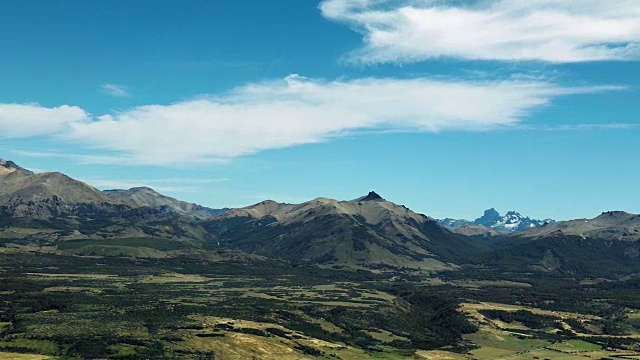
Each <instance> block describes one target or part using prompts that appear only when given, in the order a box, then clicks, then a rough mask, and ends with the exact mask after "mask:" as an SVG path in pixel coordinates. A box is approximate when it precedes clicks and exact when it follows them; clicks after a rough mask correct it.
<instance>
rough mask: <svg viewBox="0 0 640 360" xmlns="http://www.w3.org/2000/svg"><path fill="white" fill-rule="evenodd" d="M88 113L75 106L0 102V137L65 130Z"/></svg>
mask: <svg viewBox="0 0 640 360" xmlns="http://www.w3.org/2000/svg"><path fill="white" fill-rule="evenodd" d="M88 118H89V114H87V112H85V111H84V110H83V109H81V108H79V107H76V106H69V105H62V106H58V107H54V108H47V107H43V106H40V105H38V104H0V138H25V137H32V136H38V135H47V134H52V133H57V132H60V131H63V130H65V128H66V127H67V126H68V125H69V124H71V123H76V122H82V121H86V120H87V119H88Z"/></svg>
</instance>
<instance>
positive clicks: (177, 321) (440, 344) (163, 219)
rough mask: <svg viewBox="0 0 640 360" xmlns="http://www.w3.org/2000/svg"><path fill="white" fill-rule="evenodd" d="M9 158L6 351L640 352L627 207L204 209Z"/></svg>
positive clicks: (3, 256)
mask: <svg viewBox="0 0 640 360" xmlns="http://www.w3.org/2000/svg"><path fill="white" fill-rule="evenodd" d="M5 164H8V163H7V162H5ZM11 164H12V165H11V167H10V168H9V167H3V168H4V169H6V172H5V174H0V187H2V189H3V190H2V191H0V194H1V195H2V196H0V209H2V211H1V212H0V215H1V216H0V224H1V227H0V284H2V287H1V288H0V358H3V359H4V358H7V359H26V360H28V359H31V360H33V359H58V360H71V359H167V360H169V359H208V360H211V359H231V360H235V359H238V360H244V359H274V360H275V359H345V360H350V359H389V360H395V359H454V360H455V359H477V360H485V359H486V360H489V359H556V358H558V359H589V358H591V359H607V358H612V359H613V358H615V359H637V358H640V317H639V315H638V314H640V291H639V289H640V265H639V262H638V258H639V256H640V255H639V254H640V250H639V249H640V242H638V240H637V239H635V238H634V237H633V234H634V231H635V229H637V223H636V220H637V216H635V215H632V214H622V213H619V212H618V213H605V214H603V215H601V216H600V217H598V218H596V219H594V220H593V221H587V222H586V224H587V225H588V232H585V231H583V230H580V229H583V228H584V225H582V224H584V223H585V222H584V221H582V222H566V223H565V222H553V223H551V222H549V223H545V224H541V225H540V226H539V227H528V228H527V229H525V230H523V231H522V232H511V233H508V234H505V233H501V232H497V231H489V232H485V231H484V230H482V229H480V230H481V231H480V232H479V233H475V232H472V233H468V234H467V235H465V233H459V232H454V231H450V230H448V229H446V228H444V227H442V226H441V225H440V224H439V223H438V222H437V221H436V220H434V219H432V218H430V217H428V216H426V215H422V214H418V213H415V212H413V211H411V210H410V209H408V208H407V207H405V206H402V205H398V204H395V203H393V202H391V201H388V200H385V199H384V198H383V197H382V196H380V195H378V194H377V193H375V192H370V193H369V194H367V195H365V196H362V197H359V198H355V199H353V200H342V201H341V200H334V199H328V198H317V199H314V200H311V201H308V202H304V203H301V204H284V203H277V202H274V201H263V202H260V203H258V204H255V205H251V206H248V207H245V208H240V209H230V210H224V209H222V210H214V209H209V208H205V207H202V206H199V205H196V204H190V203H185V202H181V201H179V200H176V199H172V198H168V197H166V196H164V195H161V194H159V193H157V192H155V191H153V190H151V189H148V188H139V189H131V190H129V191H110V192H102V191H100V190H98V189H95V188H93V187H91V186H90V185H88V184H84V183H81V182H78V181H76V180H74V179H72V178H69V177H67V176H66V175H62V174H44V175H43V174H35V173H32V172H29V171H27V170H23V169H22V168H20V167H19V166H17V165H15V164H13V163H11ZM106 193H109V195H108V196H107V195H105V194H106ZM128 197H130V198H128ZM574 224H579V225H581V226H582V227H580V228H579V229H578V230H574V229H576V226H574ZM616 224H620V225H621V227H620V228H618V229H620V230H619V231H611V229H612V228H615V226H616ZM578 231H581V232H578ZM589 234H596V235H597V236H589ZM620 234H625V235H624V236H622V237H621V236H620ZM609 235H610V236H609Z"/></svg>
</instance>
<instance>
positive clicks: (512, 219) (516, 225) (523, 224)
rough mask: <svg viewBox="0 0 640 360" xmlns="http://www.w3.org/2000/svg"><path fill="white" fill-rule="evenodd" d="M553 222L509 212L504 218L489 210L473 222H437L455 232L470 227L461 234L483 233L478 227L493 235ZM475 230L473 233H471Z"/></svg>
mask: <svg viewBox="0 0 640 360" xmlns="http://www.w3.org/2000/svg"><path fill="white" fill-rule="evenodd" d="M553 222H555V221H554V220H552V219H545V220H536V219H531V218H530V217H526V216H523V215H521V214H520V213H519V212H516V211H509V212H507V213H506V214H505V215H504V216H503V215H500V213H499V212H498V211H496V209H494V208H491V209H488V210H485V211H484V214H483V215H482V216H481V217H479V218H477V219H476V220H474V221H469V220H465V219H452V218H446V219H441V220H438V223H439V224H440V225H442V226H444V227H446V228H448V229H451V230H457V229H460V228H463V227H470V228H468V229H463V231H462V232H465V231H466V232H478V231H485V232H486V230H483V229H482V228H478V226H480V227H483V228H486V229H490V230H493V231H494V232H489V233H492V234H494V233H495V232H497V233H500V232H505V233H511V232H517V231H521V230H525V229H529V228H533V227H538V226H542V225H546V224H549V223H553ZM472 230H475V231H472Z"/></svg>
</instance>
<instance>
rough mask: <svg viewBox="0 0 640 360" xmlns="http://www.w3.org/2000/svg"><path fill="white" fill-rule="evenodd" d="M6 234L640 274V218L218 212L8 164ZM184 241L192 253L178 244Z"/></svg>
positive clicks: (325, 260)
mask: <svg viewBox="0 0 640 360" xmlns="http://www.w3.org/2000/svg"><path fill="white" fill-rule="evenodd" d="M486 237H491V238H492V239H491V241H486V239H484V238H486ZM0 239H9V240H2V241H1V242H0V247H3V246H6V244H8V243H12V242H15V244H14V245H15V246H17V247H14V248H12V249H20V246H27V247H26V249H28V251H37V249H44V250H42V251H45V250H46V251H48V252H51V251H54V252H55V251H57V252H59V253H61V254H68V251H70V250H64V249H68V248H69V247H70V245H69V241H76V242H77V241H85V242H90V243H86V244H85V243H81V245H77V248H74V250H73V252H72V254H73V255H74V256H75V255H91V256H95V255H99V256H116V255H117V256H121V255H123V254H127V256H143V257H144V256H151V255H149V254H153V256H155V257H166V256H196V255H197V256H204V257H210V256H213V255H212V251H214V250H213V249H218V248H220V249H226V250H225V251H227V252H229V253H233V254H236V255H237V254H246V256H258V257H268V258H273V259H278V260H281V261H289V262H310V263H315V264H321V265H325V266H338V267H349V268H356V269H377V270H384V269H386V268H410V269H422V270H425V269H428V270H430V271H439V270H453V269H456V268H459V267H460V266H464V265H465V264H466V265H469V264H471V265H472V266H493V267H496V268H501V269H505V270H504V271H508V270H509V269H514V268H518V269H521V268H526V269H530V270H532V271H545V272H565V273H575V272H581V273H584V274H589V275H593V276H596V275H599V274H601V273H602V272H604V271H614V270H615V271H619V272H621V273H626V272H628V271H636V270H637V271H640V270H638V269H636V268H637V267H638V266H639V264H640V261H638V260H639V259H640V216H639V215H634V214H628V213H624V212H607V213H603V214H602V215H600V216H598V217H596V218H594V219H580V220H572V221H562V222H553V221H551V220H533V219H530V218H528V217H524V216H522V215H520V214H518V213H516V212H509V213H507V214H506V215H504V216H501V215H500V214H499V213H498V212H497V211H496V210H494V209H489V210H487V211H485V213H484V215H483V216H482V217H480V218H478V219H476V220H475V221H473V222H470V221H466V220H454V219H444V220H435V219H432V218H430V217H428V216H426V215H423V214H418V213H415V212H413V211H411V210H410V209H408V208H407V207H405V206H402V205H398V204H395V203H393V202H391V201H387V200H385V199H384V198H382V197H381V196H380V195H378V194H377V193H375V192H373V191H372V192H370V193H368V194H367V195H365V196H362V197H359V198H356V199H353V200H346V201H344V200H335V199H328V198H317V199H314V200H311V201H307V202H303V203H301V204H285V203H278V202H275V201H271V200H266V201H263V202H260V203H257V204H255V205H251V206H248V207H244V208H239V209H220V210H216V209H209V208H206V207H203V206H199V205H196V204H192V203H187V202H184V201H180V200H177V199H173V198H170V197H167V196H165V195H162V194H160V193H158V192H156V191H154V190H153V189H150V188H144V187H143V188H133V189H129V190H108V191H100V190H98V189H96V188H94V187H92V186H90V185H88V184H85V183H83V182H81V181H78V180H75V179H72V178H70V177H68V176H66V175H64V174H61V173H56V172H49V173H41V174H36V173H34V172H31V171H29V170H26V169H24V168H22V167H20V166H18V165H16V164H15V163H13V162H10V161H4V160H0ZM140 239H142V240H140ZM114 241H116V243H117V244H119V245H114ZM140 241H142V243H143V244H146V245H144V246H142V245H140V246H142V248H145V249H146V248H148V247H149V246H150V247H151V248H153V249H152V250H153V251H151V250H149V249H147V250H144V249H142V250H141V249H138V250H136V251H135V252H133V253H132V252H131V249H133V247H132V246H133V245H128V244H129V242H131V244H139V243H140ZM82 244H84V245H82ZM123 244H124V245H123ZM154 244H156V245H154ZM157 244H163V245H162V246H160V245H157ZM123 246H124V247H126V249H127V250H126V251H125V250H122V248H123ZM176 248H177V249H182V250H180V251H179V252H177V253H176V252H172V251H173V250H169V249H176ZM34 249H35V250H34ZM159 249H160V250H159ZM236 255H234V256H236ZM238 256H245V255H238ZM612 269H613V270H612ZM634 269H636V270H634Z"/></svg>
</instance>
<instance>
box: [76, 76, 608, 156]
mask: <svg viewBox="0 0 640 360" xmlns="http://www.w3.org/2000/svg"><path fill="white" fill-rule="evenodd" d="M609 89H614V88H607V87H601V88H598V87H596V88H563V87H559V86H556V85H553V84H550V83H547V82H544V81H537V80H505V81H454V80H432V79H425V78H421V79H411V80H400V79H375V78H371V79H361V80H344V81H313V80H309V79H306V78H303V77H300V76H297V75H292V76H289V77H287V78H286V79H284V80H283V81H277V82H265V83H258V84H250V85H247V86H244V87H240V88H237V89H235V90H234V91H232V92H230V93H228V94H226V95H223V96H215V97H204V98H200V99H194V100H189V101H184V102H179V103H175V104H172V105H149V106H141V107H137V108H133V109H130V110H128V111H124V112H121V113H117V114H114V115H104V116H101V117H99V118H97V119H95V120H94V121H91V122H78V123H73V124H71V131H70V132H69V133H68V134H67V138H69V139H72V140H75V141H77V142H81V143H84V144H86V145H88V146H92V147H95V148H98V149H102V150H107V151H109V152H110V154H113V153H116V154H120V155H121V158H122V159H123V161H124V162H125V163H138V164H153V165H176V164H183V163H193V162H206V161H226V160H229V159H232V158H235V157H238V156H243V155H248V154H253V153H256V152H259V151H263V150H268V149H276V148H285V147H291V146H296V145H302V144H310V143H318V142H322V141H327V140H328V139H331V138H335V137H339V136H345V135H348V134H350V133H351V132H353V131H357V130H376V129H401V130H407V131H418V132H419V131H432V132H434V131H441V130H482V129H489V128H494V127H498V126H509V125H513V124H516V123H518V122H519V121H520V120H521V119H523V117H525V116H526V115H528V114H529V113H530V112H531V111H533V110H535V109H537V108H539V107H541V106H544V105H546V104H548V103H549V102H550V101H551V100H552V99H553V98H554V97H556V96H561V95H567V94H577V93H585V92H594V91H602V90H609ZM108 158H109V159H117V157H115V158H114V157H113V156H111V155H109V156H108Z"/></svg>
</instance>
